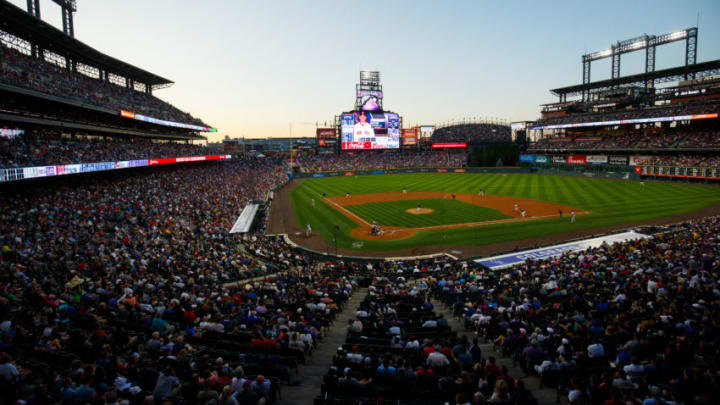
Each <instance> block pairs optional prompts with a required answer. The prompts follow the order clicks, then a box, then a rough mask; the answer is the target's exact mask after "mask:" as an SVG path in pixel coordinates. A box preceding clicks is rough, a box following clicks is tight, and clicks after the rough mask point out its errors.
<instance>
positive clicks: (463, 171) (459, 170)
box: [453, 169, 465, 173]
mask: <svg viewBox="0 0 720 405" xmlns="http://www.w3.org/2000/svg"><path fill="white" fill-rule="evenodd" d="M453 171H454V172H455V173H465V169H455V170H453Z"/></svg>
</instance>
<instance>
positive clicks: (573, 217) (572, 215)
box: [570, 211, 575, 223]
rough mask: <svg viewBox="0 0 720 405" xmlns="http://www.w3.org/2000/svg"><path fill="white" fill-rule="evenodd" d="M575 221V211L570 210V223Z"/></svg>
mask: <svg viewBox="0 0 720 405" xmlns="http://www.w3.org/2000/svg"><path fill="white" fill-rule="evenodd" d="M573 222H575V211H570V223H573Z"/></svg>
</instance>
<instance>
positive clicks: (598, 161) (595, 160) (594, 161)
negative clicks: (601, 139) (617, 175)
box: [585, 155, 608, 165]
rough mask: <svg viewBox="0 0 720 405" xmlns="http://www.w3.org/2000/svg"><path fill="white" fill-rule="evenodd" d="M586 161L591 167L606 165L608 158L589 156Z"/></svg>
mask: <svg viewBox="0 0 720 405" xmlns="http://www.w3.org/2000/svg"><path fill="white" fill-rule="evenodd" d="M585 161H586V163H587V164H589V165H606V164H607V162H608V157H607V156H605V155H587V156H586V157H585Z"/></svg>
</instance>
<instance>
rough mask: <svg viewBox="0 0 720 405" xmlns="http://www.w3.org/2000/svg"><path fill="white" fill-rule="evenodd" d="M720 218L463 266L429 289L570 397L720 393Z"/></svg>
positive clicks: (712, 396)
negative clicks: (496, 267)
mask: <svg viewBox="0 0 720 405" xmlns="http://www.w3.org/2000/svg"><path fill="white" fill-rule="evenodd" d="M719 234H720V217H710V218H705V219H702V220H696V221H691V222H686V223H683V224H680V225H677V226H675V228H674V229H673V230H672V231H668V232H665V233H658V234H656V235H654V237H653V238H651V239H641V240H637V241H630V242H624V243H617V244H613V245H607V244H605V245H603V246H601V247H599V248H593V249H588V250H585V251H582V252H573V253H566V254H563V255H562V256H560V257H557V258H550V259H543V260H537V261H532V260H528V261H527V262H526V263H524V264H522V265H517V266H514V267H512V268H510V269H508V270H507V271H503V272H502V273H499V274H498V273H492V272H485V271H470V270H468V269H466V270H464V271H458V272H456V273H454V274H448V275H447V276H445V277H442V278H441V279H440V280H439V281H438V282H437V283H435V284H434V293H435V294H436V296H438V297H441V298H442V299H443V300H444V301H445V302H446V303H448V304H449V305H451V306H452V307H453V308H454V311H455V313H456V314H458V315H462V316H464V317H465V319H466V322H467V324H468V325H471V326H472V327H473V328H475V329H476V330H477V331H478V333H479V335H481V336H484V337H485V338H487V339H488V340H489V341H492V342H494V344H495V347H496V348H497V352H498V355H502V356H509V357H510V358H512V359H513V360H514V361H515V362H516V364H517V365H518V366H520V367H522V368H523V369H524V370H525V372H526V373H529V374H536V375H539V376H541V378H542V380H543V383H544V384H545V385H548V386H555V387H557V388H558V390H559V392H566V393H567V395H568V400H569V401H570V403H573V404H608V405H613V404H621V403H624V404H629V403H632V404H640V403H642V404H648V405H649V404H710V403H715V401H716V400H717V398H720V392H719V391H718V389H719V388H718V387H719V386H718V382H719V381H720V362H719V361H720V355H719V349H720V341H719V340H718V336H720V335H718V327H720V325H719V324H718V318H717V316H716V315H715V314H717V311H718V310H719V309H720V307H719V304H720V299H719V298H720V272H718V270H719V269H720V261H718V257H720V249H719V248H718V247H719V246H720V244H719V243H718V235H719Z"/></svg>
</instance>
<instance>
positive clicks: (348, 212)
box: [323, 197, 372, 226]
mask: <svg viewBox="0 0 720 405" xmlns="http://www.w3.org/2000/svg"><path fill="white" fill-rule="evenodd" d="M323 200H324V201H326V202H329V203H330V204H332V205H334V206H336V207H337V208H338V209H339V210H340V211H342V212H344V213H345V216H348V217H352V218H355V219H356V220H357V221H360V222H361V223H363V224H365V225H367V226H372V224H370V223H369V222H367V221H366V220H364V219H362V218H361V217H359V216H357V215H355V213H353V212H352V211H349V210H348V209H346V208H345V207H343V206H342V205H340V204H338V203H336V202H335V201H332V200H330V199H328V198H325V197H323ZM357 221H356V222H357Z"/></svg>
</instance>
